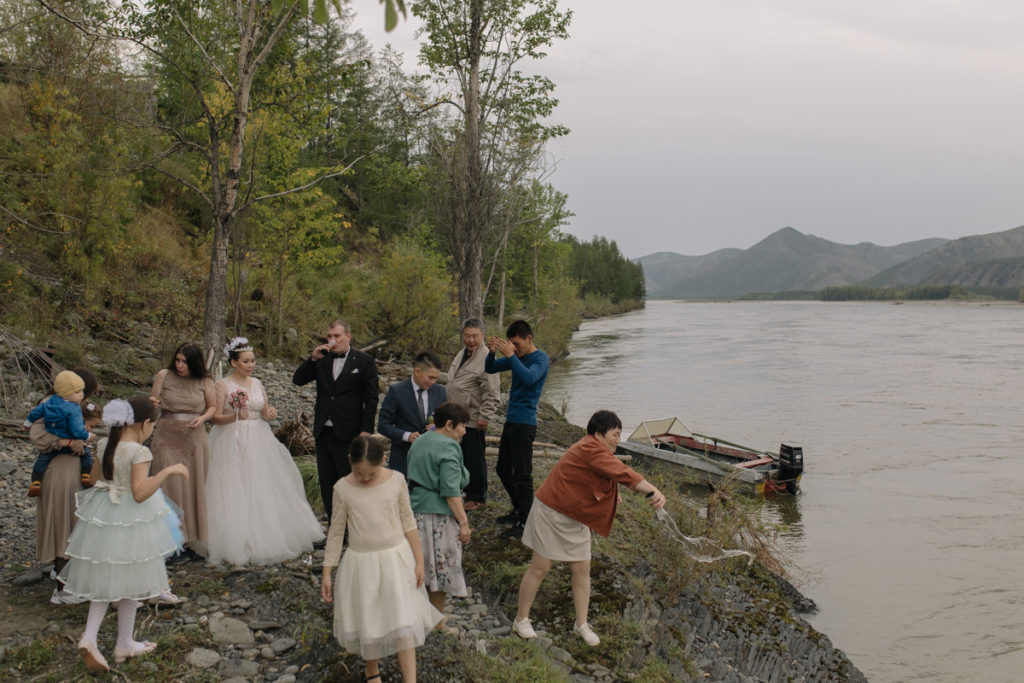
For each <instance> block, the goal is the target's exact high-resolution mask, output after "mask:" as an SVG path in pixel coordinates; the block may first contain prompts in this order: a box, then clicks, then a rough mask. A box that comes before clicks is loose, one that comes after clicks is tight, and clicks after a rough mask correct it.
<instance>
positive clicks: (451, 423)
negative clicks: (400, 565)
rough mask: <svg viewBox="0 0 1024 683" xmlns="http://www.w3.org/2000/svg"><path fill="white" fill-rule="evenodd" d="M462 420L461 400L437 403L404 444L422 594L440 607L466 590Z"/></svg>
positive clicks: (465, 473)
mask: <svg viewBox="0 0 1024 683" xmlns="http://www.w3.org/2000/svg"><path fill="white" fill-rule="evenodd" d="M467 422H469V411H468V410H467V409H466V407H465V406H464V405H462V404H461V403H455V402H454V401H448V402H447V403H442V404H441V405H439V406H438V407H437V409H436V410H435V411H434V425H435V428H434V430H432V431H429V432H426V433H424V434H423V435H421V436H420V437H419V438H418V439H416V441H414V442H413V444H412V447H411V448H410V449H409V464H408V478H409V501H410V503H411V504H412V511H413V513H415V517H416V528H417V529H418V530H419V534H420V543H421V544H422V546H423V560H424V568H425V570H426V580H425V583H426V586H427V594H428V595H429V596H430V602H431V604H432V605H434V607H435V608H437V610H438V611H440V612H443V611H444V603H445V599H446V596H447V595H451V596H453V597H457V598H462V597H466V595H468V592H467V590H466V578H465V577H464V576H463V574H462V545H463V544H465V543H468V542H469V535H470V533H472V530H471V529H470V528H469V517H467V516H466V510H465V508H463V506H462V489H464V488H466V485H467V484H468V483H469V470H467V469H466V468H465V466H464V465H463V464H462V449H461V448H460V447H459V442H460V441H461V440H462V436H463V435H464V434H465V433H466V423H467Z"/></svg>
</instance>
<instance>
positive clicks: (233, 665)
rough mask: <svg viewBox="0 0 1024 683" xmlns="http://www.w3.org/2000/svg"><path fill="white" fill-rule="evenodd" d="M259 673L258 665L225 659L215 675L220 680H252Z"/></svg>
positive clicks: (245, 660) (241, 660)
mask: <svg viewBox="0 0 1024 683" xmlns="http://www.w3.org/2000/svg"><path fill="white" fill-rule="evenodd" d="M259 672H260V665H259V664H257V663H256V662H250V661H249V660H247V659H225V660H222V661H221V663H220V668H219V669H218V670H217V673H219V674H220V676H221V678H244V679H246V680H248V679H250V678H252V677H253V676H255V675H256V674H258V673H259Z"/></svg>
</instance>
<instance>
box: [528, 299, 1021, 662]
mask: <svg viewBox="0 0 1024 683" xmlns="http://www.w3.org/2000/svg"><path fill="white" fill-rule="evenodd" d="M1022 330H1024V306H1021V305H1015V304H997V305H983V304H976V303H968V304H954V303H940V304H934V303H933V304H925V303H920V304H915V303H907V304H904V305H894V304H886V303H875V302H869V303H821V302H751V303H688V302H680V301H651V302H649V303H648V306H647V309H646V310H644V311H635V312H632V313H628V314H625V315H621V316H615V317H612V318H604V319H600V320H595V321H587V322H584V323H583V325H582V326H581V328H580V330H579V331H578V332H577V333H575V335H574V337H573V340H572V343H571V346H570V356H569V358H567V359H565V360H563V361H561V362H558V363H556V364H555V365H554V366H553V367H552V369H551V374H550V377H549V378H548V382H547V385H546V386H545V388H544V399H545V400H547V401H549V402H550V403H552V404H554V405H555V406H556V407H562V406H563V405H564V406H565V408H566V414H567V416H568V417H569V418H570V420H571V421H573V422H575V423H577V424H586V420H587V418H588V417H589V416H590V414H591V413H592V412H593V411H594V410H596V409H598V408H609V409H612V410H614V411H616V412H617V413H618V414H619V416H620V417H621V418H622V421H623V423H624V425H625V429H624V430H623V431H624V432H625V433H626V434H628V433H629V432H630V431H631V430H632V428H633V427H634V426H636V425H637V424H638V423H639V422H640V421H641V420H643V419H650V418H661V417H670V416H678V417H680V418H681V419H682V420H683V422H685V423H686V425H687V426H688V427H689V428H690V429H692V430H694V431H696V432H702V433H705V434H713V435H715V436H718V437H721V438H724V439H728V440H730V441H736V442H739V443H743V444H747V445H750V446H755V447H758V448H764V449H769V448H771V449H776V448H777V447H778V444H779V443H780V442H785V443H790V444H794V445H800V446H802V447H803V449H804V458H805V472H804V477H803V482H802V493H801V494H800V495H799V496H798V497H797V499H796V500H795V502H789V503H777V502H772V501H769V502H767V503H765V505H764V509H765V513H766V514H767V515H768V516H769V518H770V519H781V520H783V521H785V522H788V528H787V529H786V530H785V532H784V533H783V535H782V537H781V539H780V543H781V546H782V549H783V551H784V552H785V553H786V554H787V555H788V556H789V558H790V560H791V562H792V564H793V565H795V567H796V569H795V571H794V574H795V578H796V583H797V585H798V586H799V587H800V589H801V591H802V592H803V593H804V594H806V595H807V596H809V597H811V598H812V599H814V600H815V601H816V602H817V604H818V607H819V609H820V611H819V613H818V614H816V615H814V616H812V617H811V618H810V622H811V623H812V624H813V625H814V626H815V627H816V628H818V629H819V630H821V631H822V632H824V633H826V634H828V635H829V637H830V638H831V639H832V641H833V642H834V644H835V645H836V646H838V647H840V648H842V649H843V650H845V651H846V653H847V654H848V655H849V656H850V657H851V659H852V660H853V662H854V663H855V664H856V665H857V666H858V668H860V669H861V671H863V672H864V673H865V674H866V675H867V676H868V678H869V679H870V680H872V681H965V680H970V681H1020V680H1024V497H1022V495H1021V490H1022V485H1024V452H1022V451H1024V413H1022V405H1021V401H1020V400H1019V399H1020V398H1021V384H1022V380H1024V347H1022V334H1021V331H1022ZM538 342H539V343H540V345H541V346H542V347H543V340H542V339H541V340H538Z"/></svg>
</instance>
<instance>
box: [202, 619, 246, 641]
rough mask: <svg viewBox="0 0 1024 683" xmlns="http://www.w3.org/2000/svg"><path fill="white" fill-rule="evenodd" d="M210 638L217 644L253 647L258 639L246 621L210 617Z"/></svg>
mask: <svg viewBox="0 0 1024 683" xmlns="http://www.w3.org/2000/svg"><path fill="white" fill-rule="evenodd" d="M210 636H211V637H212V638H213V640H214V642H216V643H233V644H235V645H252V644H253V643H255V642H256V639H255V638H254V637H253V635H252V631H250V630H249V626H248V625H247V624H246V623H245V622H244V621H239V620H238V619H232V618H231V617H222V616H212V617H210Z"/></svg>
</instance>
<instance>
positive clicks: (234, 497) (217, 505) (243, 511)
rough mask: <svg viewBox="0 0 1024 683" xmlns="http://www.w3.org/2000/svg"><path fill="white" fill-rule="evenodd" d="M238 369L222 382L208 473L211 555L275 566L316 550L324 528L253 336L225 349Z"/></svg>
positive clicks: (214, 558)
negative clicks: (286, 440) (274, 424)
mask: <svg viewBox="0 0 1024 683" xmlns="http://www.w3.org/2000/svg"><path fill="white" fill-rule="evenodd" d="M224 350H225V352H226V353H227V354H228V357H229V359H230V362H231V367H232V368H233V372H232V373H231V374H230V375H228V376H227V377H225V378H224V379H222V380H220V381H219V382H217V405H218V406H220V411H221V412H220V414H219V415H215V416H214V418H213V420H212V421H213V423H214V425H215V426H214V427H213V428H212V429H211V430H210V436H209V444H210V468H209V471H208V473H207V476H206V510H207V525H208V527H209V560H210V561H211V562H213V563H214V564H217V563H220V562H228V563H231V564H273V563H275V562H282V561H284V560H290V559H293V558H295V557H298V556H299V555H301V554H302V553H304V552H310V551H311V550H312V549H313V543H314V542H315V541H319V540H321V539H323V537H324V532H323V528H322V527H321V526H320V522H319V521H317V518H316V515H314V514H313V510H312V509H311V508H310V507H309V502H308V501H307V500H306V489H305V487H304V486H303V484H302V475H301V474H299V470H298V468H297V467H295V463H294V462H293V461H292V456H291V453H289V452H288V449H287V448H285V447H284V444H282V443H281V442H280V441H278V440H277V437H275V436H274V432H273V431H271V429H270V425H269V424H267V422H266V420H272V419H274V418H275V417H277V409H276V408H274V407H273V406H271V405H270V404H269V403H268V402H267V394H266V392H265V391H264V390H263V384H262V383H261V382H260V381H259V380H258V379H256V378H255V377H253V376H252V373H253V370H254V369H255V367H256V357H255V356H254V355H253V351H252V348H250V347H249V342H248V340H247V339H245V338H244V337H236V338H235V339H233V340H232V341H231V343H230V344H228V346H227V347H226V348H225V349H224Z"/></svg>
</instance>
